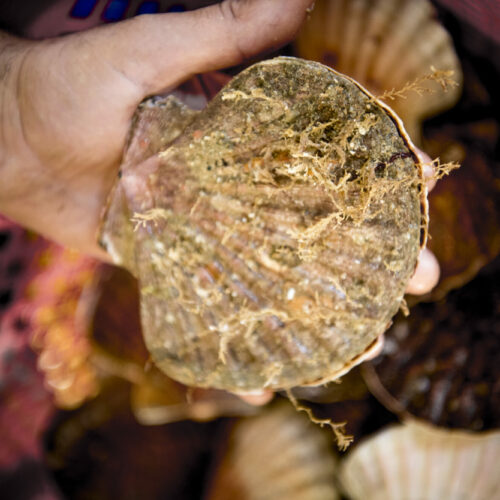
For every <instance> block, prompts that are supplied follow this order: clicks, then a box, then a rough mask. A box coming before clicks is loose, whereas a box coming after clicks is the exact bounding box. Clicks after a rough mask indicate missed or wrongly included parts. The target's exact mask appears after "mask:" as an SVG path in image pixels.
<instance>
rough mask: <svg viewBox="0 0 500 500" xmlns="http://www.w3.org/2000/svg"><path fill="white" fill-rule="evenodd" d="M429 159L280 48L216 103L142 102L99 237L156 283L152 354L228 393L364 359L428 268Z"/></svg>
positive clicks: (145, 289)
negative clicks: (424, 247)
mask: <svg viewBox="0 0 500 500" xmlns="http://www.w3.org/2000/svg"><path fill="white" fill-rule="evenodd" d="M422 183H423V181H422V170H421V166H420V165H419V163H418V160H417V157H416V155H415V154H414V152H413V150H412V146H411V144H410V142H409V140H408V139H407V137H406V135H405V133H404V131H403V130H402V128H401V126H400V124H399V122H398V120H397V118H395V117H394V116H393V114H392V113H391V111H390V110H389V108H387V107H386V106H384V105H383V104H381V103H379V102H378V101H377V100H376V99H375V98H374V97H373V96H371V95H369V94H368V93H367V92H366V91H364V90H363V89H362V88H361V87H360V86H358V85H357V84H356V83H355V82H353V81H352V80H350V79H349V78H347V77H345V76H343V75H340V74H338V73H336V72H335V71H333V70H331V69H329V68H327V67H325V66H322V65H321V64H318V63H313V62H310V61H303V60H300V59H294V58H277V59H273V60H270V61H264V62H261V63H258V64H256V65H254V66H251V67H250V68H248V69H246V70H245V71H243V72H242V73H240V74H239V75H238V76H236V77H235V78H234V79H233V80H232V81H231V82H230V83H229V84H228V85H227V86H226V87H225V88H223V89H222V90H221V92H220V93H219V94H218V95H217V96H216V97H215V98H214V99H213V100H212V101H211V102H210V103H209V104H208V106H207V108H206V109H204V110H203V111H201V112H194V111H192V110H189V109H188V108H186V107H185V106H184V105H183V104H181V103H180V102H179V101H178V100H177V99H175V98H173V97H169V98H167V99H156V100H153V101H147V102H145V103H143V104H142V105H141V106H140V108H139V110H138V112H137V114H136V117H135V120H134V127H133V130H132V132H131V138H130V142H129V147H128V150H127V153H126V155H125V159H124V163H123V165H122V169H121V178H120V179H119V180H118V181H117V185H116V187H115V189H114V192H113V195H112V197H111V199H110V205H109V207H108V211H107V214H106V217H105V220H104V222H103V228H102V234H101V241H102V243H103V245H104V246H106V248H107V249H108V251H109V252H110V253H111V254H112V255H113V256H114V257H115V260H116V261H117V262H118V263H120V264H122V265H124V266H125V267H127V268H129V269H130V270H131V271H132V272H133V273H134V274H135V275H136V276H137V278H138V279H139V282H140V286H141V310H142V311H141V313H142V324H143V333H144V336H145V340H146V343H147V346H148V349H149V350H150V352H151V356H152V359H153V361H154V362H155V363H156V364H157V365H158V366H159V367H160V368H162V369H163V370H164V371H165V372H166V373H167V374H168V375H170V376H171V377H173V378H175V379H177V380H179V381H181V382H183V383H185V384H188V385H196V386H203V387H216V388H221V389H227V390H230V391H250V390H260V389H266V388H269V389H283V388H289V387H293V386H298V385H308V384H319V383H322V382H324V381H328V380H331V379H333V378H336V377H337V376H339V375H341V374H342V373H344V372H345V371H346V370H348V369H349V368H350V367H351V366H353V365H354V364H356V363H357V362H359V360H360V359H362V357H363V354H364V353H366V351H367V350H369V349H370V346H372V345H373V343H374V342H375V340H376V339H377V337H378V336H379V335H380V334H381V333H382V332H383V331H384V330H385V329H386V328H387V327H388V326H389V324H390V321H391V318H392V316H393V315H394V314H395V313H396V311H397V310H398V308H399V307H400V304H401V301H402V298H403V294H404V290H405V288H406V285H407V282H408V280H409V279H410V277H411V275H412V274H413V271H414V269H415V265H416V260H417V255H418V252H419V249H420V244H421V240H422V239H423V237H424V236H423V235H424V234H425V226H426V222H427V220H426V213H425V209H424V208H422V207H423V206H424V205H423V204H422V196H423V184H422Z"/></svg>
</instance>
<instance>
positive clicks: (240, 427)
mask: <svg viewBox="0 0 500 500" xmlns="http://www.w3.org/2000/svg"><path fill="white" fill-rule="evenodd" d="M330 440H331V437H330V435H329V434H328V433H323V432H322V431H321V430H320V429H318V427H316V426H315V425H313V424H312V423H311V422H309V421H308V420H307V418H306V417H305V416H304V415H303V414H299V413H297V412H296V411H295V410H294V409H293V408H292V407H291V406H290V405H289V404H287V403H284V402H281V403H280V404H278V405H274V406H273V407H271V408H268V409H267V410H266V411H265V412H264V413H263V414H262V415H259V416H257V417H250V418H246V419H241V420H239V421H238V422H237V423H236V425H235V427H234V429H233V431H232V433H231V435H230V438H229V446H228V449H227V450H226V453H225V455H224V458H223V460H222V463H221V465H220V466H219V467H218V469H217V472H216V476H215V479H214V483H213V485H212V487H211V488H210V492H209V494H208V495H207V497H206V500H233V499H235V498H241V499H245V500H336V499H337V498H339V496H338V494H337V492H336V489H335V486H334V472H335V461H334V457H333V453H332V451H331V442H330Z"/></svg>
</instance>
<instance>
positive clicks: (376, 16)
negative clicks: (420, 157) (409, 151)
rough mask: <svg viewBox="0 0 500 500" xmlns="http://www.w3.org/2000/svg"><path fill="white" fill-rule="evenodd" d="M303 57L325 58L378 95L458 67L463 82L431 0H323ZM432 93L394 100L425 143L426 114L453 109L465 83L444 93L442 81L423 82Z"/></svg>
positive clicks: (304, 39) (303, 39)
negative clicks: (423, 128)
mask: <svg viewBox="0 0 500 500" xmlns="http://www.w3.org/2000/svg"><path fill="white" fill-rule="evenodd" d="M296 47H297V52H298V55H299V56H300V57H304V58H306V59H311V60H315V61H320V62H322V63H324V64H328V65H329V66H331V67H333V68H335V69H336V70H338V71H341V72H342V73H345V74H347V75H349V76H351V77H352V78H354V79H356V80H357V81H358V82H360V83H361V84H362V85H364V86H365V87H366V88H367V89H369V90H370V91H371V92H373V93H374V94H375V95H380V94H382V93H383V92H384V91H386V90H387V91H388V90H392V89H401V88H402V87H404V85H405V84H406V83H408V82H412V81H416V80H419V79H421V78H422V77H424V76H425V75H428V74H430V73H431V69H430V67H431V66H434V67H435V68H436V69H439V70H453V71H454V76H453V79H454V80H455V81H457V82H459V83H461V82H462V71H461V68H460V63H459V61H458V58H457V56H456V54H455V51H454V48H453V42H452V40H451V37H450V36H449V35H448V33H447V32H446V30H445V29H444V28H443V27H442V26H441V24H439V22H438V21H437V20H436V16H435V11H434V8H433V7H432V4H431V3H430V2H429V1H427V0H375V1H373V0H318V1H317V2H316V4H315V7H314V10H313V11H312V13H311V15H310V18H309V19H308V20H307V21H306V23H304V25H303V27H302V29H301V31H300V32H299V35H298V37H297V40H296ZM420 85H421V86H422V87H423V88H424V89H427V90H431V91H432V92H425V93H424V95H419V94H418V93H416V92H412V91H409V92H407V93H406V96H405V98H404V99H398V100H394V101H390V105H391V107H392V108H393V109H394V111H396V113H397V114H398V115H399V116H400V117H401V119H402V120H403V122H404V124H405V127H406V129H407V130H408V132H409V134H410V136H411V137H412V139H413V140H415V141H416V142H417V143H419V142H420V141H421V130H420V129H421V126H420V123H421V121H422V120H423V119H424V118H427V117H429V116H431V115H433V114H436V113H438V112H440V111H443V110H445V109H447V108H449V107H451V106H452V105H453V104H454V103H455V102H456V101H457V99H458V97H459V95H460V87H459V86H457V87H454V88H448V89H447V91H446V92H445V91H443V89H442V88H441V87H440V85H439V83H438V82H436V81H421V82H420Z"/></svg>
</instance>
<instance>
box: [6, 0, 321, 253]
mask: <svg viewBox="0 0 500 500" xmlns="http://www.w3.org/2000/svg"><path fill="white" fill-rule="evenodd" d="M311 3H312V2H311V0H253V1H251V0H240V1H237V0H233V1H231V0H226V1H224V2H222V3H221V4H217V5H214V6H211V7H207V8H204V9H199V10H196V11H192V12H187V13H182V14H178V13H175V14H160V15H154V16H147V15H145V16H139V17H136V18H134V19H131V20H128V21H124V22H120V23H117V24H114V25H108V26H104V27H100V28H96V29H92V30H88V31H85V32H81V33H76V34H72V35H68V36H65V37H59V38H54V39H48V40H45V41H41V42H30V41H27V40H21V39H17V38H14V37H10V36H8V35H5V34H3V35H2V34H0V49H1V50H0V90H1V93H0V96H1V97H0V104H1V105H2V106H1V108H0V109H2V111H1V116H0V125H1V128H0V131H1V132H2V133H1V134H0V172H1V173H2V183H1V185H0V212H2V213H4V214H5V215H7V216H8V217H10V218H11V219H13V220H15V221H16V222H18V223H20V224H21V225H23V226H25V227H29V228H31V229H33V230H35V231H37V232H39V233H42V234H44V235H45V236H47V237H49V238H51V239H53V240H55V241H57V242H59V243H62V244H63V245H66V246H69V247H72V248H75V249H77V250H80V251H82V252H84V253H88V254H91V255H94V256H97V257H99V258H102V259H104V260H108V256H107V254H105V253H104V251H102V250H101V249H100V248H99V247H98V245H97V229H98V225H99V221H100V217H101V213H102V210H103V207H104V206H105V203H106V199H107V196H108V194H109V192H110V190H111V188H112V185H113V183H114V181H115V179H116V175H117V172H118V167H119V163H120V160H121V155H122V151H123V147H124V144H125V139H126V136H127V132H128V129H129V126H130V119H131V117H132V115H133V113H134V111H135V109H136V107H137V105H138V104H139V103H140V102H141V101H142V100H143V99H144V97H146V96H148V95H151V94H155V93H159V92H162V91H166V90H169V89H172V88H174V87H176V86H177V85H178V84H179V83H181V82H182V81H183V80H186V79H188V78H189V77H190V76H192V75H193V74H195V73H200V72H206V71H210V70H215V69H219V68H223V67H226V66H230V65H234V64H237V63H240V62H241V61H243V60H245V59H247V58H248V57H251V56H253V55H255V54H258V53H259V52H261V51H263V50H269V49H272V48H276V47H278V46H280V45H282V44H283V43H285V42H287V41H288V40H290V39H291V38H292V37H293V36H294V34H295V33H296V31H297V30H298V28H299V26H300V24H301V22H302V20H303V19H304V17H305V14H306V10H307V8H308V7H309V6H310V4H311ZM2 69H3V71H2ZM2 73H3V78H2Z"/></svg>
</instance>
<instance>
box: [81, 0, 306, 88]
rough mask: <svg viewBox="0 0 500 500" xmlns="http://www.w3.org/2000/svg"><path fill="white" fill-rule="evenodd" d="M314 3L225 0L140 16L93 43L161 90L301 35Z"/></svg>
mask: <svg viewBox="0 0 500 500" xmlns="http://www.w3.org/2000/svg"><path fill="white" fill-rule="evenodd" d="M311 3H312V0H225V1H224V2H222V3H220V4H216V5H212V6H210V7H206V8H203V9H198V10H195V11H191V12H183V13H170V14H156V15H149V16H148V15H144V16H138V17H136V18H134V19H131V20H129V21H124V22H121V23H117V24H115V25H112V26H106V27H104V28H101V29H97V30H93V32H92V35H91V38H89V40H90V42H89V43H91V44H94V47H95V52H96V53H98V54H99V56H100V57H103V58H105V59H106V60H108V61H109V63H110V64H111V65H112V66H113V68H115V69H116V70H117V71H118V72H120V73H122V74H123V75H125V76H126V77H127V78H129V79H130V80H131V81H133V82H135V83H136V84H138V85H140V86H142V87H143V88H144V92H145V94H151V93H157V92H159V91H161V90H165V89H167V88H172V87H174V86H176V85H178V84H179V83H180V82H182V81H183V80H185V79H186V78H188V77H189V76H190V75H192V74H195V73H202V72H206V71H210V70H215V69H220V68H223V67H227V66H231V65H234V64H238V63H240V62H242V61H243V60H245V59H247V58H249V57H251V56H254V55H256V54H258V53H260V52H262V51H265V50H269V49H273V48H277V47H279V46H281V45H283V44H284V43H286V42H288V41H289V40H290V39H292V38H293V36H294V35H295V34H296V32H297V30H298V29H299V27H300V24H301V23H302V21H303V20H304V18H305V15H306V12H307V9H308V7H310V5H311ZM88 33H90V32H88ZM82 36H83V35H82ZM87 36H89V35H87Z"/></svg>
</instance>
